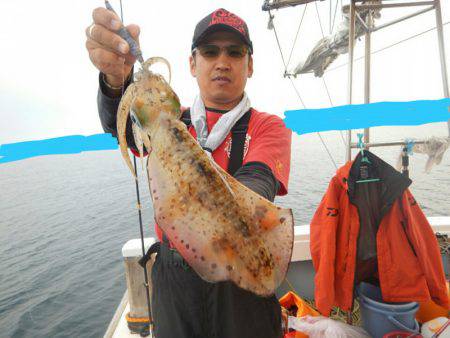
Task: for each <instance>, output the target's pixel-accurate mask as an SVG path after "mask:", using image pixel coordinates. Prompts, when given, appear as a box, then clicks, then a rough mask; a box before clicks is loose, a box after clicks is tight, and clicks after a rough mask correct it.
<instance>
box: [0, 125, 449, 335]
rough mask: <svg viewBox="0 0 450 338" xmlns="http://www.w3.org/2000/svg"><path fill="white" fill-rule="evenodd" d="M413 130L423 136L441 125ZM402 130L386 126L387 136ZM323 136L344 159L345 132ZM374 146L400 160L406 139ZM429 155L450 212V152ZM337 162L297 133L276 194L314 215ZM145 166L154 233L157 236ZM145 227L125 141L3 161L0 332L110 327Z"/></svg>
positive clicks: (426, 197)
mask: <svg viewBox="0 0 450 338" xmlns="http://www.w3.org/2000/svg"><path fill="white" fill-rule="evenodd" d="M407 131H409V132H410V133H409V134H411V133H412V134H413V135H412V136H417V137H421V136H423V135H430V134H433V132H434V131H436V129H435V127H428V128H421V129H414V128H410V129H407ZM444 131H446V128H444V127H442V126H440V129H439V130H438V132H439V133H441V134H443V133H444ZM397 132H398V128H396V129H389V128H388V129H383V130H381V134H382V136H383V138H384V139H386V138H388V139H389V137H391V138H392V139H394V138H395V137H396V136H398V135H397V134H396V133H397ZM402 132H405V130H404V129H402ZM377 135H378V136H379V135H380V134H377V132H376V131H375V132H374V133H373V137H374V138H376V136H377ZM408 136H410V135H408ZM323 137H324V139H325V142H326V144H327V146H328V147H329V150H330V152H331V154H332V156H333V158H334V161H335V162H336V165H337V166H340V165H342V164H343V163H344V160H345V158H344V154H345V148H344V145H343V140H342V138H341V135H340V134H339V133H336V132H331V133H324V134H323ZM374 152H375V153H376V154H377V155H378V156H381V157H382V158H383V159H384V160H385V161H387V162H389V163H391V164H395V162H396V160H397V156H398V154H399V153H400V147H395V148H389V149H376V150H375V151H374ZM353 154H355V152H354V153H353ZM425 162H426V156H424V155H419V154H415V155H413V156H412V157H411V159H410V163H411V178H412V179H413V180H414V183H413V184H412V186H411V190H412V192H413V194H414V195H415V197H416V199H417V201H418V202H419V204H420V206H421V207H422V209H423V211H424V212H425V213H426V214H427V215H428V216H445V215H447V216H450V193H449V190H450V154H449V153H447V154H446V156H445V157H444V160H443V162H442V163H441V165H440V166H436V167H434V168H433V170H432V172H431V173H430V174H425V173H424V172H423V170H424V166H425ZM138 168H139V169H140V168H141V163H140V162H138ZM335 170H336V169H335V165H334V164H333V162H332V160H331V159H330V157H329V156H328V154H327V152H326V151H325V149H324V147H323V145H322V144H321V142H320V140H319V138H318V137H317V135H315V134H311V135H305V136H301V137H298V136H295V137H294V139H293V147H292V165H291V175H290V182H289V194H288V196H286V197H279V198H277V200H276V201H277V203H278V204H280V205H283V206H285V207H290V208H292V209H293V211H294V216H295V222H296V224H297V225H300V224H307V223H308V222H309V221H310V219H311V217H312V215H313V213H314V211H315V209H316V207H317V205H318V203H319V202H320V199H321V198H322V196H323V193H324V192H325V190H326V188H327V185H328V182H329V180H330V179H331V177H332V176H333V174H334V172H335ZM140 176H141V179H140V192H141V199H142V205H143V220H144V228H145V235H146V236H153V235H154V232H153V211H152V207H151V203H150V199H149V193H148V188H147V183H146V182H145V180H144V177H143V175H142V174H141V175H140ZM138 237H139V223H138V214H137V210H136V195H135V184H134V180H133V178H132V176H131V174H130V172H129V170H128V168H127V167H126V165H125V163H124V161H123V160H122V158H121V156H120V153H119V151H98V152H87V153H81V154H74V155H54V156H42V157H37V158H31V159H27V160H22V161H17V162H12V163H6V164H2V165H0V337H101V336H103V334H104V333H105V330H106V328H107V326H108V324H109V322H110V320H111V318H112V316H113V314H114V312H115V310H116V307H117V305H118V304H119V302H120V300H121V298H122V295H123V293H124V291H125V289H126V285H125V276H124V266H123V261H122V256H121V248H122V245H123V244H124V243H125V242H126V241H127V240H129V239H131V238H138Z"/></svg>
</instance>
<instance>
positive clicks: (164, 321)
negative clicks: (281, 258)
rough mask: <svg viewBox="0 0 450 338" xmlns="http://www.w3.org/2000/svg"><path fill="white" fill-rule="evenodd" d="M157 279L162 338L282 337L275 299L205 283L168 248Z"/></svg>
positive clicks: (156, 314)
mask: <svg viewBox="0 0 450 338" xmlns="http://www.w3.org/2000/svg"><path fill="white" fill-rule="evenodd" d="M151 276H152V277H151V278H152V284H153V291H152V315H153V319H154V323H155V336H156V338H280V337H282V332H281V308H280V305H279V303H278V300H277V299H276V297H275V296H271V297H269V298H264V297H259V296H257V295H255V294H253V293H251V292H248V291H245V290H243V289H240V288H238V287H237V286H236V285H235V284H233V283H231V282H219V283H208V282H205V281H204V280H202V279H201V278H200V277H199V276H198V275H197V274H196V273H195V271H194V270H192V269H191V268H190V267H189V266H188V265H187V264H186V262H184V260H182V258H181V257H180V256H179V254H178V253H177V252H176V251H174V250H171V249H169V248H168V246H167V245H165V244H161V248H160V251H159V254H158V255H157V258H156V261H155V263H154V265H153V268H152V273H151Z"/></svg>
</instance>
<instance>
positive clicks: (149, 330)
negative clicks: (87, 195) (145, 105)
mask: <svg viewBox="0 0 450 338" xmlns="http://www.w3.org/2000/svg"><path fill="white" fill-rule="evenodd" d="M105 7H106V8H107V9H108V10H110V11H112V12H113V13H115V14H117V13H116V12H115V11H114V9H113V7H112V6H111V4H110V3H109V1H108V0H105ZM120 20H121V23H122V26H121V27H120V29H119V30H118V32H117V33H118V34H119V36H120V37H122V38H123V39H124V40H125V41H126V42H127V43H128V44H129V46H130V53H131V54H132V55H134V56H135V57H136V59H137V60H138V61H139V63H140V64H141V66H142V65H143V64H144V58H143V57H142V52H141V49H140V48H139V45H138V44H137V42H136V41H135V40H134V39H133V38H132V37H131V35H130V32H128V30H127V29H126V28H125V26H124V25H123V9H122V0H120ZM122 76H123V78H122V83H125V78H124V77H125V74H123V75H122ZM123 94H124V87H123V86H122V96H123ZM133 164H134V174H135V177H136V179H135V183H136V200H137V209H138V216H139V232H140V236H141V249H142V257H144V256H145V244H144V227H143V225H142V208H141V199H140V194H139V178H138V173H137V164H136V155H134V154H133ZM142 267H143V268H144V286H145V290H146V292H145V295H146V297H147V309H148V327H145V326H144V327H143V328H142V330H141V332H140V335H141V336H142V337H145V336H148V335H151V336H153V320H152V309H151V305H150V284H149V282H148V273H147V264H143V266H142Z"/></svg>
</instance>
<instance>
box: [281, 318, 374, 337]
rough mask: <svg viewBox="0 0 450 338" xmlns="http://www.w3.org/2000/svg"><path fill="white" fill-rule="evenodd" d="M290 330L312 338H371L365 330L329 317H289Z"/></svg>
mask: <svg viewBox="0 0 450 338" xmlns="http://www.w3.org/2000/svg"><path fill="white" fill-rule="evenodd" d="M288 325H289V328H291V329H294V330H296V331H300V332H303V333H305V334H307V335H308V336H309V337H310V338H326V337H335V338H366V337H367V338H370V336H369V334H368V333H367V332H366V331H364V329H363V328H361V327H357V326H351V325H348V324H345V323H343V322H339V321H337V320H333V319H330V318H327V317H323V316H319V317H311V316H305V317H301V318H297V317H289V320H288Z"/></svg>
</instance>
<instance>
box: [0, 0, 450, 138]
mask: <svg viewBox="0 0 450 338" xmlns="http://www.w3.org/2000/svg"><path fill="white" fill-rule="evenodd" d="M331 1H332V4H333V5H334V4H335V0H331ZM111 3H112V5H113V7H114V8H115V9H116V11H119V9H120V5H119V1H118V0H112V1H111ZM344 3H346V1H345V0H344ZM262 4H263V1H262V0H247V1H240V0H222V1H216V0H214V1H212V0H196V1H181V0H175V1H159V2H157V1H148V0H147V1H146V0H133V1H127V0H123V14H124V22H125V24H130V23H135V24H138V25H139V26H140V27H141V36H140V43H141V49H142V51H143V55H144V58H149V57H151V56H163V57H165V58H167V59H168V60H169V62H170V63H171V66H172V86H173V88H174V89H175V91H176V92H177V93H178V95H179V97H180V99H181V102H182V104H183V105H184V106H189V105H191V103H192V101H193V99H194V97H195V96H196V94H197V90H198V89H197V86H196V82H195V80H194V79H193V78H192V77H191V75H190V73H189V68H188V57H189V52H190V44H191V39H192V34H193V30H194V27H195V24H196V23H197V22H198V21H199V20H200V19H201V18H203V17H204V16H205V15H207V14H209V13H210V12H211V11H213V10H215V9H217V8H220V7H223V8H226V9H228V10H230V11H232V12H234V13H236V14H237V15H239V16H240V17H242V18H243V19H244V20H245V21H246V22H247V24H248V26H249V29H250V36H251V39H252V40H253V44H254V50H255V53H254V66H255V73H254V76H253V78H252V79H250V80H249V82H248V86H247V93H248V95H249V97H250V100H251V102H252V104H253V106H254V107H255V108H257V109H259V110H261V111H267V112H270V113H273V114H277V115H280V116H283V112H284V111H286V110H295V109H300V108H303V107H302V105H301V103H300V102H299V99H298V97H297V95H296V92H295V91H294V89H293V86H292V84H291V82H290V81H289V80H288V79H285V78H283V76H282V74H283V72H284V66H283V63H282V60H281V57H280V52H279V48H278V45H277V42H276V39H275V36H274V32H273V30H268V29H267V23H268V13H267V12H263V11H262V10H261V7H262ZM316 5H317V11H316ZM99 6H103V2H102V1H100V0H89V1H73V0H72V1H69V0H58V1H56V0H40V1H31V0H2V1H1V2H0V12H1V13H3V15H2V20H0V28H1V29H0V31H1V32H2V34H0V41H1V44H2V51H3V52H2V53H0V62H1V64H2V67H1V68H0V120H1V121H2V122H1V123H0V144H5V143H12V142H19V141H31V140H39V139H45V138H50V137H58V136H66V135H92V134H97V133H101V132H103V130H102V129H101V125H100V121H99V118H98V113H97V107H96V93H97V87H98V72H97V71H96V69H95V68H94V66H93V65H92V64H91V63H90V60H89V57H88V53H87V51H86V48H85V41H86V37H85V28H86V27H87V26H89V25H90V24H91V22H92V11H93V9H94V8H96V7H99ZM303 10H304V6H298V7H295V8H289V9H282V10H279V11H275V12H274V13H273V14H275V18H274V24H275V28H276V31H277V34H278V37H279V39H280V44H281V49H282V51H283V53H284V54H285V58H286V59H287V58H288V56H289V53H290V51H291V48H292V46H293V41H294V39H295V35H296V32H297V28H298V23H299V20H300V17H301V15H302V11H303ZM412 10H417V8H415V9H412ZM412 10H409V9H408V10H407V9H385V10H383V11H382V12H381V18H380V19H379V20H378V21H377V23H383V22H386V21H387V20H389V19H391V18H395V17H399V16H401V15H403V14H406V13H409V12H411V11H412ZM442 10H443V21H444V22H447V21H449V20H450V6H449V4H448V1H443V4H442ZM317 12H318V13H319V17H320V21H321V24H322V26H323V30H324V34H325V35H328V34H329V1H328V0H327V1H321V2H317V3H316V4H315V3H312V4H309V5H308V6H307V8H306V14H305V19H304V21H303V23H302V27H301V29H300V31H299V35H298V39H297V40H296V44H295V48H294V49H293V53H292V58H291V62H290V66H289V68H290V69H292V68H294V67H295V65H296V64H297V63H298V62H299V61H301V60H304V59H305V58H306V57H307V55H308V53H309V51H310V50H311V49H312V47H313V46H314V45H315V43H316V42H317V41H318V40H319V39H320V38H321V37H322V33H321V28H320V25H319V21H318V16H317ZM434 20H435V17H434V12H433V11H431V12H429V13H427V14H425V15H422V16H420V17H417V18H414V19H411V20H409V21H406V22H403V23H401V24H398V25H394V26H392V27H390V28H386V29H385V30H382V31H380V32H377V33H374V34H373V40H372V48H373V50H377V49H380V48H383V47H385V46H387V45H390V44H392V43H395V42H397V41H399V40H401V39H404V38H406V37H409V36H411V35H413V34H415V33H419V32H421V31H424V30H426V29H429V28H432V27H433V26H434V25H435V21H434ZM340 21H341V16H340V14H339V11H338V14H337V16H336V25H337V24H338V23H339V22H340ZM449 27H450V24H449V25H447V26H445V29H444V34H445V37H446V41H447V42H449V41H450V39H449V37H450V29H449ZM449 45H450V43H447V46H446V47H447V55H446V59H447V64H448V65H449V67H450V57H449V55H450V47H449ZM437 47H438V46H437V34H436V31H432V32H430V33H426V34H424V35H422V36H421V37H418V38H415V39H412V40H409V41H408V42H405V43H402V44H400V45H398V46H396V47H393V48H390V49H387V50H385V51H382V52H380V53H376V54H374V55H373V56H372V85H371V99H372V102H377V101H409V100H418V99H440V98H442V97H443V91H442V82H441V71H440V64H439V53H438V49H437ZM363 48H364V40H363V39H361V40H360V41H358V42H357V47H356V51H355V56H356V57H359V56H361V55H363ZM346 61H347V56H346V55H345V56H340V57H339V58H338V59H337V60H336V61H335V62H334V63H333V64H332V66H331V68H334V67H336V66H339V65H343V64H345V63H346ZM363 71H364V63H363V61H357V62H356V63H355V71H354V74H355V75H354V92H353V93H354V94H353V95H354V101H353V103H363V102H364V97H363V94H364V89H363V76H364V72H363ZM324 79H325V80H322V79H318V78H315V77H314V76H313V75H310V74H308V75H304V76H299V77H298V78H297V79H294V80H293V83H294V84H295V86H296V88H297V90H298V91H299V93H300V94H301V96H302V98H303V101H304V103H305V105H306V107H307V108H322V107H329V106H330V105H343V104H347V103H348V102H347V99H346V98H347V72H346V67H340V68H338V69H335V70H332V71H330V72H328V73H326V75H325V77H324ZM325 83H326V85H327V86H328V89H329V91H330V95H331V102H330V100H329V99H328V96H327V92H326V90H325V86H324V84H325ZM434 130H435V132H436V134H437V136H444V135H446V132H447V127H446V125H445V124H444V123H441V124H436V128H435V129H434Z"/></svg>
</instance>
